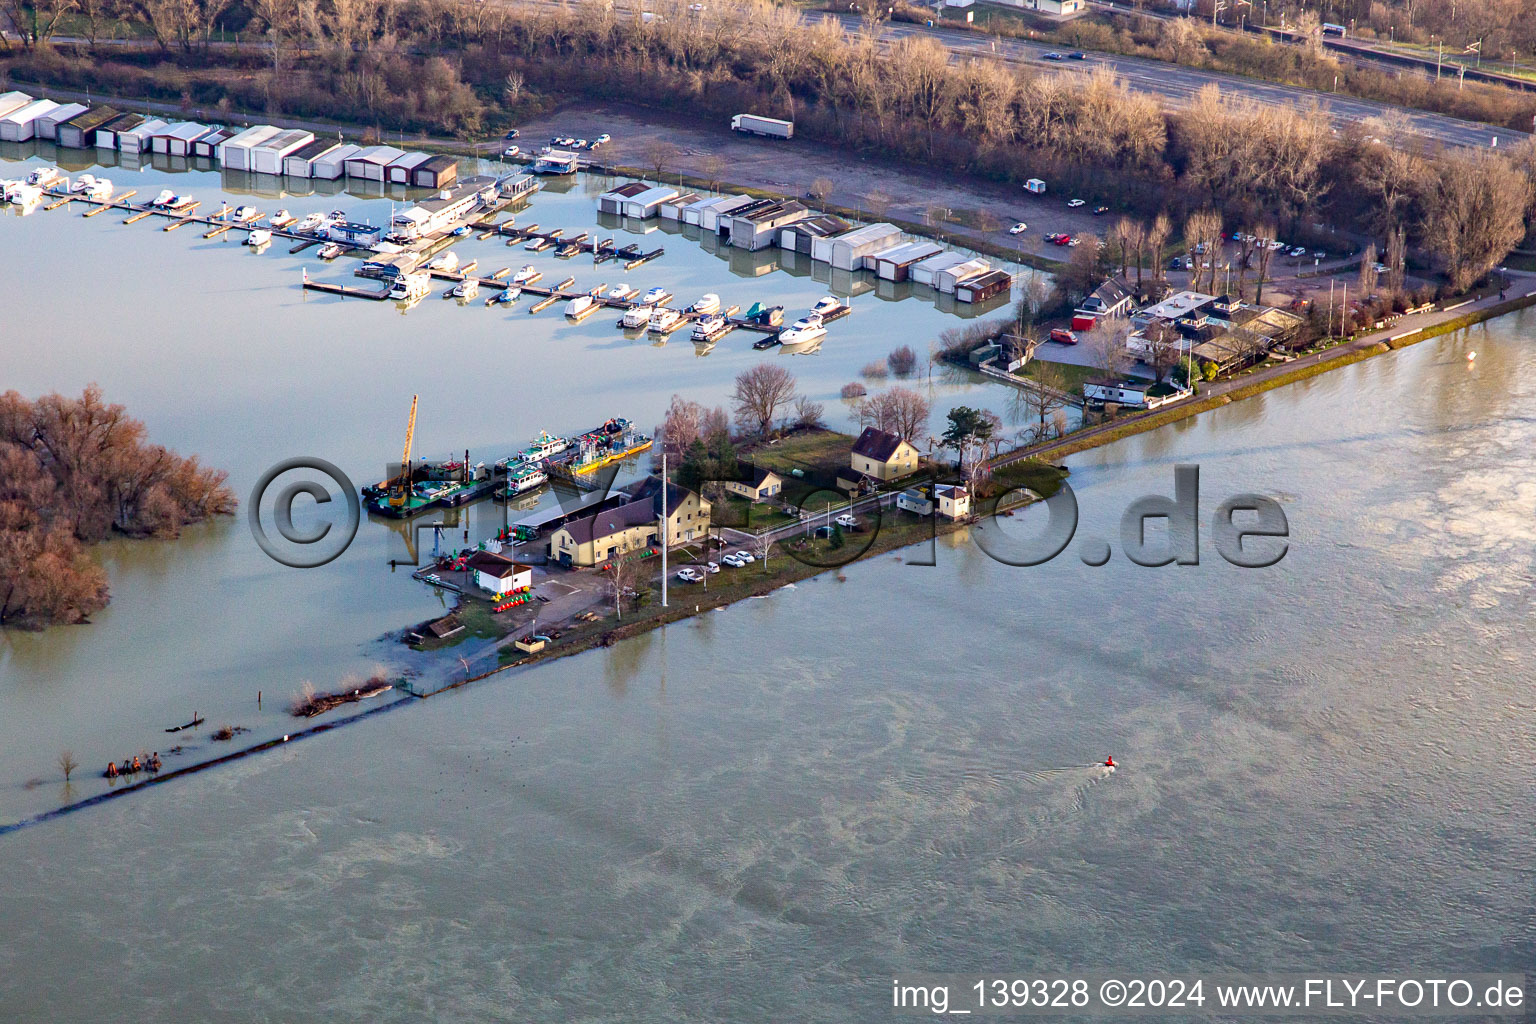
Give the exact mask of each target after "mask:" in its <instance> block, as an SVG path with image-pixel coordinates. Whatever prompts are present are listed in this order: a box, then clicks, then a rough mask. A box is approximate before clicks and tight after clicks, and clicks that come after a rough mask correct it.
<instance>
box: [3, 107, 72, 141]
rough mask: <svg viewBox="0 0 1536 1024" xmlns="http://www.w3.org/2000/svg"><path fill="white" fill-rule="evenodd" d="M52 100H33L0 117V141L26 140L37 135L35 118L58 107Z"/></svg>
mask: <svg viewBox="0 0 1536 1024" xmlns="http://www.w3.org/2000/svg"><path fill="white" fill-rule="evenodd" d="M58 106H59V105H58V104H57V103H55V102H54V101H53V100H33V101H32V102H31V103H28V104H26V105H25V106H21V107H17V108H16V109H15V110H13V111H11V112H10V113H9V114H6V115H4V116H3V117H0V142H26V141H27V140H28V139H32V138H35V137H36V135H37V119H38V118H40V117H42V116H44V115H45V114H49V113H52V112H53V111H54V110H57V109H58Z"/></svg>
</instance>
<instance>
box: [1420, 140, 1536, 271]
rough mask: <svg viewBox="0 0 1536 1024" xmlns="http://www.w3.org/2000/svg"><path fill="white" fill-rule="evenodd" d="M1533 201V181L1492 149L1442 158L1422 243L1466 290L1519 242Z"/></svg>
mask: <svg viewBox="0 0 1536 1024" xmlns="http://www.w3.org/2000/svg"><path fill="white" fill-rule="evenodd" d="M1530 201H1531V183H1530V181H1529V180H1528V179H1527V178H1526V177H1525V175H1524V174H1522V173H1520V171H1519V170H1517V169H1516V168H1515V167H1513V166H1512V165H1511V164H1510V163H1509V161H1507V160H1505V159H1504V158H1503V157H1501V156H1498V155H1497V154H1495V153H1493V152H1491V151H1489V150H1481V149H1477V150H1457V151H1451V152H1447V153H1444V154H1442V155H1441V156H1440V157H1439V159H1438V160H1437V161H1436V166H1435V177H1434V181H1433V182H1432V183H1431V185H1430V188H1429V194H1428V195H1427V196H1426V197H1425V200H1424V202H1423V207H1424V210H1425V214H1424V223H1423V234H1424V247H1425V248H1426V249H1428V250H1429V251H1430V252H1432V253H1434V254H1435V255H1436V256H1437V257H1438V258H1439V260H1440V263H1441V265H1442V266H1443V267H1444V268H1445V273H1446V276H1447V277H1448V278H1450V282H1451V287H1452V288H1454V289H1456V290H1457V291H1458V292H1463V291H1466V290H1467V289H1468V288H1469V287H1471V286H1472V284H1473V283H1475V282H1476V281H1477V280H1478V279H1480V278H1481V277H1483V276H1484V275H1485V274H1487V273H1488V272H1489V271H1490V270H1492V269H1493V268H1494V267H1495V266H1496V265H1497V264H1498V262H1499V261H1500V260H1502V259H1503V258H1504V257H1505V256H1507V255H1508V254H1509V251H1510V250H1511V249H1513V248H1514V247H1515V246H1516V245H1517V244H1518V243H1519V241H1520V239H1521V237H1522V236H1523V235H1524V234H1525V219H1524V218H1525V210H1526V207H1527V206H1528V205H1529V204H1530Z"/></svg>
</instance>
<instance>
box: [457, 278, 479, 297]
mask: <svg viewBox="0 0 1536 1024" xmlns="http://www.w3.org/2000/svg"><path fill="white" fill-rule="evenodd" d="M479 294H480V279H479V278H478V277H466V278H465V279H464V280H462V281H460V282H459V283H458V284H456V285H454V286H453V297H454V298H456V299H472V298H474V297H475V296H476V295H479Z"/></svg>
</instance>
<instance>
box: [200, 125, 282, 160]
mask: <svg viewBox="0 0 1536 1024" xmlns="http://www.w3.org/2000/svg"><path fill="white" fill-rule="evenodd" d="M281 131H282V129H281V128H278V127H277V126H276V125H270V124H258V125H256V126H254V127H251V128H247V129H246V130H245V131H243V132H240V133H239V134H238V135H235V136H233V137H231V138H228V139H225V140H224V141H223V142H222V143H220V144H219V148H218V152H217V153H216V154H215V155H216V156H217V158H218V161H219V163H220V164H221V165H222V166H223V168H224V169H225V170H226V171H249V170H250V169H251V150H253V149H255V148H256V147H257V146H259V145H261V144H262V143H263V142H266V141H267V140H268V139H270V138H272V137H273V136H274V135H277V134H278V133H279V132H281Z"/></svg>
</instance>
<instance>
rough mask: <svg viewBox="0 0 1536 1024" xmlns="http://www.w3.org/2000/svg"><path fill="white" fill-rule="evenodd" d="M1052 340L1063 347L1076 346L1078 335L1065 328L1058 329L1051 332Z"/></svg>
mask: <svg viewBox="0 0 1536 1024" xmlns="http://www.w3.org/2000/svg"><path fill="white" fill-rule="evenodd" d="M1051 340H1052V341H1054V342H1057V343H1058V344H1061V345H1076V344H1077V335H1075V334H1073V333H1072V332H1071V331H1069V330H1067V329H1066V328H1065V327H1057V328H1055V329H1054V330H1052V331H1051Z"/></svg>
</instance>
